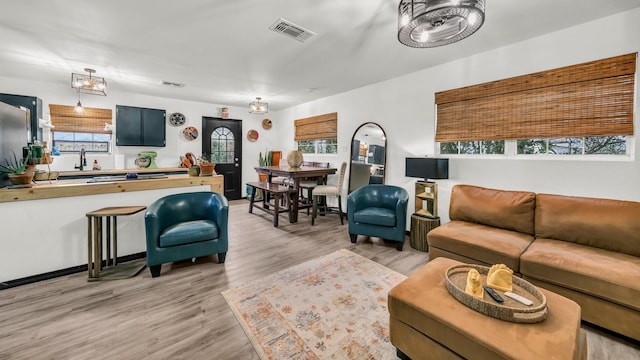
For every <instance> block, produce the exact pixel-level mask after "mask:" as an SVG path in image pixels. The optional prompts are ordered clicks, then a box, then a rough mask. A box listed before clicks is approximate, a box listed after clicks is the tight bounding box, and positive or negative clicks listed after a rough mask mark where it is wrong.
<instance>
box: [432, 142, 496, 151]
mask: <svg viewBox="0 0 640 360" xmlns="http://www.w3.org/2000/svg"><path fill="white" fill-rule="evenodd" d="M440 153H441V154H504V140H487V141H455V142H443V143H440Z"/></svg>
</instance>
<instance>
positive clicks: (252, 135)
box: [247, 129, 259, 141]
mask: <svg viewBox="0 0 640 360" xmlns="http://www.w3.org/2000/svg"><path fill="white" fill-rule="evenodd" d="M258 136H259V135H258V130H254V129H251V130H249V131H247V139H248V140H249V141H256V140H258Z"/></svg>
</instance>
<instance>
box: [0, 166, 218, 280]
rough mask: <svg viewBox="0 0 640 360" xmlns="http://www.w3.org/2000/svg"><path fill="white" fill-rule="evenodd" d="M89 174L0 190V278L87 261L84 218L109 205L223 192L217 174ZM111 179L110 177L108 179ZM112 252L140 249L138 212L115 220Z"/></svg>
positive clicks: (46, 273)
mask: <svg viewBox="0 0 640 360" xmlns="http://www.w3.org/2000/svg"><path fill="white" fill-rule="evenodd" d="M88 180H89V179H74V180H58V181H52V183H51V184H50V183H49V182H48V181H42V182H39V184H37V185H34V186H33V187H31V188H25V189H7V188H4V189H0V218H1V219H2V224H3V226H2V233H1V234H2V235H0V249H2V251H0V282H9V284H8V285H6V284H5V285H2V284H0V289H1V288H2V287H7V286H10V285H12V284H14V283H21V282H28V280H25V279H27V278H31V277H44V278H46V277H50V276H51V274H52V273H55V272H64V271H67V270H69V269H77V270H78V271H83V270H82V269H81V267H82V266H85V268H86V264H87V218H86V214H87V213H88V212H90V211H93V210H96V209H99V208H103V207H109V206H137V205H140V206H149V205H150V204H151V203H153V202H154V201H155V200H157V199H159V198H160V197H163V196H166V195H170V194H175V193H182V192H194V191H215V192H219V193H224V189H223V184H224V179H223V176H222V175H214V176H209V177H189V176H188V175H166V177H162V178H150V179H135V180H124V181H120V180H119V179H118V180H116V181H110V182H95V183H88V182H87V181H88ZM114 180H115V179H114ZM118 238H119V240H118V254H119V255H120V256H125V257H126V256H128V255H136V254H141V253H144V252H145V251H146V243H145V232H144V212H141V213H139V214H136V215H133V216H127V217H125V218H123V219H122V220H121V221H118Z"/></svg>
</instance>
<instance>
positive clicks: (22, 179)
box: [0, 151, 35, 185]
mask: <svg viewBox="0 0 640 360" xmlns="http://www.w3.org/2000/svg"><path fill="white" fill-rule="evenodd" d="M12 153H13V159H12V158H9V159H5V160H4V164H0V172H3V173H8V174H9V181H11V184H13V185H29V184H31V181H33V175H34V174H35V173H34V172H33V171H27V164H28V163H29V158H30V157H31V152H28V153H27V157H26V158H24V159H20V160H18V157H17V156H16V153H15V152H13V151H12Z"/></svg>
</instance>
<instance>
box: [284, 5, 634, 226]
mask: <svg viewBox="0 0 640 360" xmlns="http://www.w3.org/2000/svg"><path fill="white" fill-rule="evenodd" d="M638 18H640V9H635V10H633V11H628V12H626V13H622V14H618V15H615V16H611V17H607V18H604V19H601V20H598V21H594V22H591V23H586V24H583V25H580V26H577V27H573V28H569V29H565V30H562V31H558V32H555V33H551V34H548V35H545V36H542V37H538V38H534V39H530V40H527V41H524V42H521V43H518V44H515V45H512V46H507V47H503V48H499V49H496V50H492V51H488V52H485V53H482V54H478V55H474V56H470V57H467V58H464V59H461V60H458V61H454V62H450V63H447V64H444V65H441V66H437V67H433V68H429V69H425V70H422V71H419V72H416V73H413V74H410V75H407V76H403V77H398V78H395V79H392V80H389V81H386V82H382V83H378V84H374V85H371V86H367V87H364V88H360V89H356V90H352V91H349V92H346V93H343V94H339V95H336V96H332V97H328V98H324V99H321V100H317V101H314V102H311V103H307V104H303V105H300V106H296V107H292V108H289V109H286V110H284V111H281V112H279V114H278V115H279V117H281V118H284V119H287V121H292V120H293V119H297V118H301V117H307V116H312V115H318V114H324V113H329V112H335V111H337V112H338V143H339V149H340V154H339V155H338V156H337V158H335V159H333V161H334V162H336V163H337V162H341V161H348V159H349V144H350V140H351V136H352V134H353V132H354V131H355V129H356V128H357V127H358V126H359V125H360V124H361V123H364V122H367V121H372V122H376V123H378V124H380V125H381V126H382V127H383V128H384V130H385V132H386V134H387V139H388V147H387V172H386V174H387V177H386V180H387V183H388V184H394V185H400V186H404V187H405V188H406V189H407V190H408V191H409V193H410V194H411V195H413V193H414V188H413V186H414V185H413V184H414V182H415V180H416V179H411V178H406V177H404V159H405V157H408V156H423V155H427V154H428V155H431V156H433V155H434V154H435V142H434V129H435V107H434V98H435V97H434V94H435V93H436V92H438V91H443V90H449V89H454V88H459V87H463V86H468V85H474V84H479V83H484V82H488V81H494V80H499V79H503V78H509V77H513V76H518V75H524V74H529V73H533V72H537V71H543V70H548V69H553V68H557V67H562V66H568V65H573V64H578V63H582V62H587V61H592V60H598V59H603V58H607V57H611V56H617V55H622V54H627V53H632V52H637V51H638V50H639V49H640V22H638V21H637V19H638ZM481 31H482V30H481ZM505 31H508V29H505ZM464 41H474V38H473V37H471V38H469V39H466V40H464ZM449 46H456V45H449ZM415 51H417V52H419V51H422V52H424V56H425V57H426V56H429V51H430V50H429V49H415ZM637 103H638V92H637V91H636V109H635V112H636V113H637ZM638 127H639V121H638V116H636V118H635V128H636V129H638ZM290 128H291V129H290V131H289V133H287V134H284V138H286V139H291V138H292V137H293V130H292V127H290ZM637 132H638V130H636V134H637ZM638 139H640V136H635V139H634V144H633V145H634V147H635V148H636V149H637V148H639V147H638V142H639V140H638ZM449 176H450V180H444V181H439V182H438V183H439V185H440V186H439V195H440V202H439V213H440V215H441V216H442V218H443V221H448V216H447V214H448V206H449V201H448V199H449V195H450V189H451V187H452V186H453V184H455V183H467V184H475V185H480V186H487V187H494V188H500V189H514V190H529V191H535V192H545V193H557V194H566V195H578V196H593V197H606V198H616V199H626V200H634V201H640V186H639V185H638V184H640V167H639V166H638V161H637V160H636V159H635V157H634V156H631V157H630V158H629V159H627V160H625V161H614V162H611V161H579V160H577V161H566V160H565V161H562V160H544V161H541V160H514V159H506V158H502V159H487V158H467V159H461V158H453V159H451V160H450V168H449ZM410 206H411V204H410ZM410 210H411V209H410ZM409 212H411V211H409Z"/></svg>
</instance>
